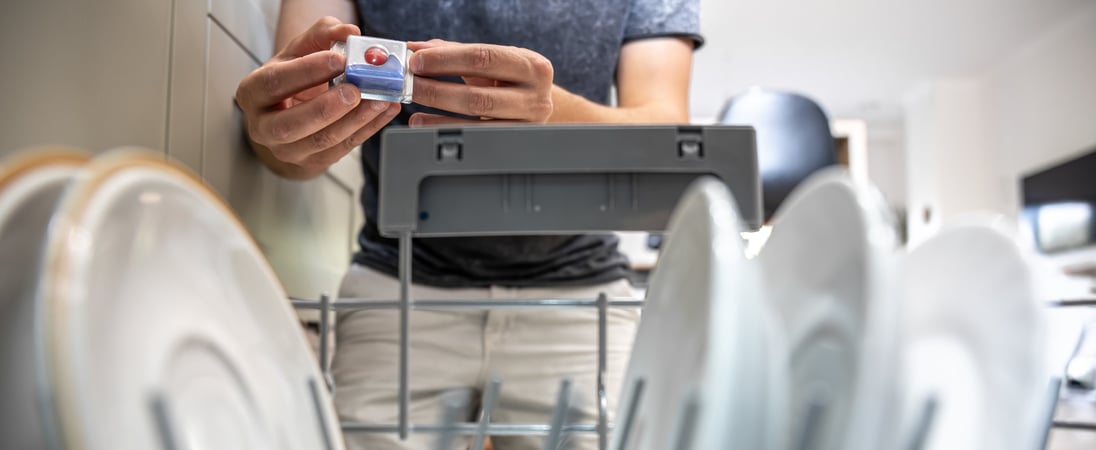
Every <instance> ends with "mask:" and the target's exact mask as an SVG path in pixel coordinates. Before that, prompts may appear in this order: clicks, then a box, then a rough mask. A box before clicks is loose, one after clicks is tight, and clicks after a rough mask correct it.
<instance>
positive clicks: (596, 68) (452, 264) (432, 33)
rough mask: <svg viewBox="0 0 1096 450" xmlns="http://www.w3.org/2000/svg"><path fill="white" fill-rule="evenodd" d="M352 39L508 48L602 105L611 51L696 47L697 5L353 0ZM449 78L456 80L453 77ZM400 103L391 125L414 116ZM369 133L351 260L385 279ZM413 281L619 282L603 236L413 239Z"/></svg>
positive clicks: (660, 0) (657, 0) (613, 243)
mask: <svg viewBox="0 0 1096 450" xmlns="http://www.w3.org/2000/svg"><path fill="white" fill-rule="evenodd" d="M357 3H358V9H359V13H360V17H361V19H360V25H361V27H362V33H363V34H366V35H373V36H380V37H385V38H390V39H398V40H407V41H426V40H429V39H433V38H440V39H445V40H449V41H456V42H469V43H472V42H478V43H490V44H501V45H513V46H517V47H523V48H528V49H530V50H533V51H536V52H538V53H540V54H542V55H544V56H545V57H547V58H548V59H549V60H551V61H552V65H553V67H554V68H555V84H556V85H558V86H560V87H562V88H564V89H567V90H568V91H570V92H573V93H575V94H578V95H581V96H583V97H585V98H586V99H588V100H591V101H594V102H597V103H602V104H607V103H608V101H609V91H610V86H611V85H612V84H613V80H614V77H615V75H616V66H617V60H618V58H619V56H620V48H621V46H622V45H623V44H624V43H626V42H628V41H632V40H637V39H644V38H651V37H662V36H681V37H686V38H689V39H692V40H693V41H694V42H695V43H696V44H697V45H699V44H700V43H701V42H702V40H701V38H700V35H699V27H700V25H699V21H700V18H699V0H576V1H562V0H480V1H475V0H373V1H370V0H358V2H357ZM452 81H460V80H459V79H455V80H452ZM418 111H430V112H435V113H440V112H439V111H434V110H431V109H428V108H424V107H422V106H420V105H405V106H404V108H403V112H402V113H401V114H400V116H399V118H397V119H396V122H395V123H396V124H398V125H402V124H406V123H407V118H408V117H409V116H410V115H411V114H412V113H414V112H418ZM379 148H380V137H379V135H378V136H376V137H374V138H372V139H370V140H368V141H366V143H365V144H364V145H363V147H362V150H363V151H362V168H363V171H364V173H365V186H364V189H362V196H361V202H362V207H363V208H364V210H365V216H366V225H365V227H363V228H362V231H361V234H360V235H359V238H358V242H359V243H360V244H361V251H360V252H358V253H357V254H356V255H355V256H354V261H355V262H356V263H358V264H362V265H365V266H367V267H370V268H372V269H374V270H379V271H381V272H384V273H387V274H389V275H393V276H395V275H396V273H397V259H398V250H397V244H396V242H395V241H394V240H391V239H386V238H382V237H381V236H380V233H379V232H378V230H377V228H376V225H375V224H376V218H377V177H378V175H377V170H378V168H379V167H380V165H379V163H378V159H379ZM413 269H414V270H413V272H414V274H413V280H414V281H415V282H416V283H421V284H427V285H432V286H442V287H483V286H488V285H498V286H566V285H572V286H573V285H591V284H597V283H603V282H607V281H611V280H615V279H618V278H622V277H625V276H627V274H628V263H627V259H626V258H625V257H624V256H623V255H621V254H620V252H619V251H617V240H616V238H615V237H613V236H611V235H581V236H499V237H477V238H430V239H426V238H423V239H416V240H415V244H414V259H413Z"/></svg>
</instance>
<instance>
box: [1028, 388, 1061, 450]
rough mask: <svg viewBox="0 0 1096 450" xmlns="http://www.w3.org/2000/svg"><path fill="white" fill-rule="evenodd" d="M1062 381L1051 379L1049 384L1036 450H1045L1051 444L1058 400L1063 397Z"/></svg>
mask: <svg viewBox="0 0 1096 450" xmlns="http://www.w3.org/2000/svg"><path fill="white" fill-rule="evenodd" d="M1061 390H1062V379H1061V378H1060V377H1051V378H1050V381H1049V382H1048V383H1047V393H1046V403H1045V404H1044V405H1043V408H1044V409H1043V418H1042V421H1041V422H1040V425H1041V429H1040V430H1039V435H1038V436H1036V442H1035V445H1034V449H1035V450H1044V449H1046V448H1047V444H1048V443H1049V442H1050V431H1051V429H1052V428H1054V413H1055V412H1057V410H1058V399H1059V397H1060V395H1061Z"/></svg>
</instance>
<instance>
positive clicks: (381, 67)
mask: <svg viewBox="0 0 1096 450" xmlns="http://www.w3.org/2000/svg"><path fill="white" fill-rule="evenodd" d="M331 50H333V51H337V52H340V53H342V54H344V55H346V71H345V72H344V73H343V74H342V75H339V76H338V77H336V78H335V79H334V80H332V84H333V85H337V84H341V83H351V84H353V85H355V86H357V87H358V89H360V90H361V93H362V98H363V99H368V100H380V101H386V102H400V103H411V92H412V84H413V83H412V82H413V79H414V77H413V75H411V73H410V72H408V71H407V61H408V59H410V57H411V53H412V52H411V50H408V49H407V43H405V42H401V41H393V40H388V39H380V38H374V37H368V36H350V37H348V38H347V40H346V42H336V43H335V45H334V46H332V48H331Z"/></svg>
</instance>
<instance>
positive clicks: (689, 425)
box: [670, 391, 700, 450]
mask: <svg viewBox="0 0 1096 450" xmlns="http://www.w3.org/2000/svg"><path fill="white" fill-rule="evenodd" d="M699 412H700V399H699V398H698V397H697V393H696V391H692V392H690V393H689V395H688V397H686V398H685V402H684V404H682V405H681V412H679V413H678V415H677V427H676V428H675V429H676V431H675V436H674V439H673V440H672V441H670V442H672V443H673V447H671V448H672V449H674V450H688V449H690V448H692V446H693V435H694V434H695V433H696V419H697V414H699Z"/></svg>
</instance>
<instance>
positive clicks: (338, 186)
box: [201, 20, 356, 298]
mask: <svg viewBox="0 0 1096 450" xmlns="http://www.w3.org/2000/svg"><path fill="white" fill-rule="evenodd" d="M207 23H208V47H207V49H208V50H207V51H208V59H207V61H208V63H207V64H208V65H207V68H206V71H207V72H206V80H207V81H206V92H205V113H204V130H205V131H204V135H203V143H202V164H201V165H202V176H203V178H205V180H206V181H207V182H208V183H209V185H210V186H212V187H213V188H214V189H215V190H216V191H217V192H218V193H220V194H221V195H222V196H223V197H224V198H225V199H227V200H228V203H229V204H230V205H231V206H232V208H233V209H234V210H235V211H236V213H237V214H238V215H239V216H240V218H241V220H242V221H243V222H244V224H245V225H246V226H247V227H248V228H249V229H250V231H251V233H252V235H253V236H254V237H255V240H256V242H258V244H259V246H260V247H261V248H262V250H263V252H264V253H265V254H266V256H267V258H268V259H269V260H270V263H271V265H272V266H273V267H274V270H275V272H277V274H278V276H279V278H280V279H281V281H282V283H283V284H284V285H285V288H286V290H287V291H288V292H289V294H290V295H291V296H294V297H304V298H316V297H318V295H319V294H320V293H321V292H329V293H332V294H334V293H336V292H335V291H336V289H337V288H338V285H339V281H340V279H341V277H342V274H343V273H344V272H345V271H346V268H347V265H348V263H349V256H350V251H349V250H350V249H351V248H352V245H351V244H352V241H351V236H352V235H353V230H352V229H351V227H352V225H351V224H352V223H353V220H354V218H353V211H354V208H355V207H356V201H355V198H354V195H353V194H354V188H352V187H348V186H345V185H344V184H342V183H340V182H339V181H337V180H336V179H335V178H334V177H332V176H330V175H324V176H322V177H319V178H317V179H314V180H310V181H304V182H301V181H291V180H286V179H283V178H280V177H278V176H276V175H274V174H273V173H272V172H270V171H269V170H268V169H267V168H266V167H265V166H264V165H263V164H262V163H261V162H259V160H258V159H257V158H256V157H255V156H254V154H253V153H252V152H251V150H250V148H249V147H248V144H247V140H246V137H245V135H244V131H243V129H242V122H241V114H240V111H239V109H238V108H237V107H236V104H235V102H234V100H233V96H234V95H235V92H236V86H237V84H238V83H239V81H240V79H242V78H243V77H244V76H245V75H247V74H248V73H249V72H251V71H252V70H254V69H255V68H256V67H258V64H259V63H258V61H256V59H255V58H253V57H252V56H251V55H249V54H248V52H246V51H245V50H244V49H243V48H241V47H240V46H239V45H238V44H237V43H236V42H235V41H234V40H233V39H232V38H231V37H230V36H229V34H228V33H227V32H226V31H225V30H224V29H223V28H221V26H220V25H219V24H218V23H217V22H214V21H212V20H210V21H208V22H207Z"/></svg>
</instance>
